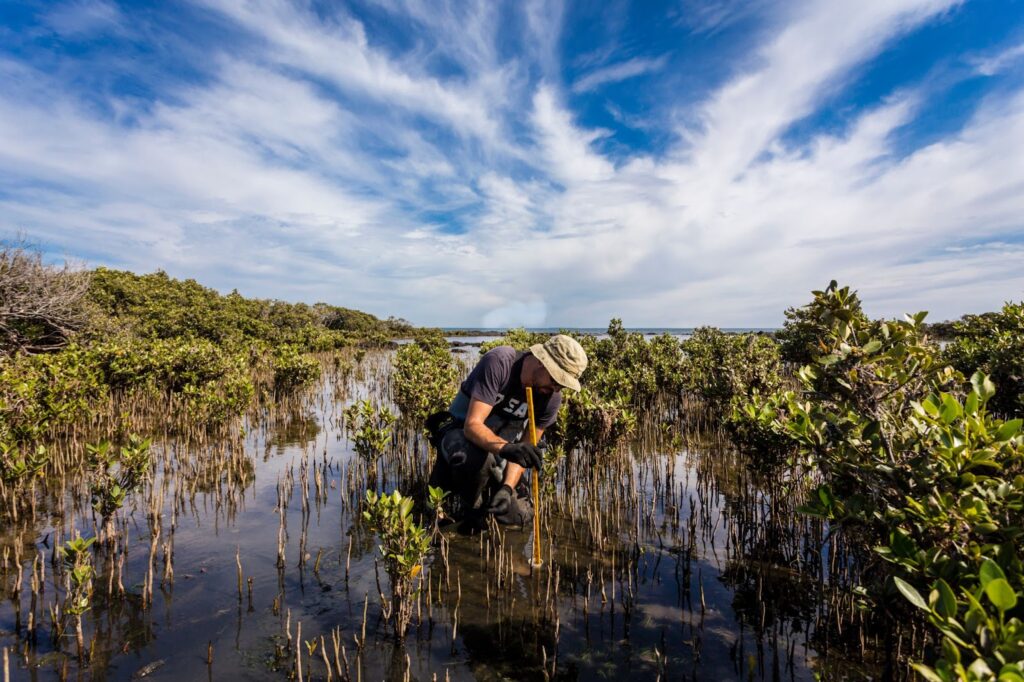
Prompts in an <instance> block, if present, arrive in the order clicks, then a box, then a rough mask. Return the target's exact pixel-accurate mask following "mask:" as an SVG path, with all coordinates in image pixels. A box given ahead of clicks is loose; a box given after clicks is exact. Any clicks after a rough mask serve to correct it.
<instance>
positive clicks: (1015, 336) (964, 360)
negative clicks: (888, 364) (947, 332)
mask: <svg viewBox="0 0 1024 682" xmlns="http://www.w3.org/2000/svg"><path fill="white" fill-rule="evenodd" d="M954 330H955V331H954V333H955V336H956V339H955V340H954V341H953V342H952V343H950V344H949V345H948V346H947V347H946V350H945V357H946V360H947V361H948V362H949V363H950V364H951V365H953V366H954V367H955V368H957V369H958V370H960V371H961V372H963V373H964V374H970V373H971V372H973V371H974V370H976V369H980V370H981V371H983V372H985V373H987V374H988V375H989V376H990V377H991V378H992V381H994V382H995V385H996V387H997V388H998V389H999V392H998V393H997V394H996V395H995V397H993V399H992V402H991V404H990V406H989V407H990V409H992V410H993V411H995V412H997V413H999V414H1001V415H1004V416H1011V415H1024V302H1022V303H1007V304H1006V305H1004V306H1003V308H1002V310H1000V311H999V312H997V313H985V314H983V315H965V316H964V317H963V319H962V320H960V321H959V322H957V323H955V324H954Z"/></svg>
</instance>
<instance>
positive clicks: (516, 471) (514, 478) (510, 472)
mask: <svg viewBox="0 0 1024 682" xmlns="http://www.w3.org/2000/svg"><path fill="white" fill-rule="evenodd" d="M543 435H544V429H537V442H538V443H539V442H540V437H541V436H543ZM523 440H524V441H525V442H527V443H529V442H530V433H529V430H527V431H526V432H524V433H523ZM524 471H526V469H525V467H522V466H519V465H518V464H516V463H515V462H506V463H505V480H504V481H502V484H504V485H507V486H508V487H509V488H512V489H513V490H515V489H516V485H517V484H518V483H519V479H520V478H522V477H523V472H524Z"/></svg>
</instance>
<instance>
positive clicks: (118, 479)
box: [86, 435, 150, 543]
mask: <svg viewBox="0 0 1024 682" xmlns="http://www.w3.org/2000/svg"><path fill="white" fill-rule="evenodd" d="M149 445H150V440H149V439H148V438H146V439H142V438H139V437H138V436H135V435H132V436H130V437H129V439H128V444H127V445H123V446H122V447H121V448H120V449H118V450H116V451H115V450H114V449H113V448H112V447H111V444H110V442H109V441H103V442H101V443H99V444H97V445H87V446H86V450H87V451H88V453H89V457H90V458H91V460H92V462H93V466H94V467H95V472H94V478H93V481H92V484H91V485H90V488H89V490H90V493H91V494H92V508H93V509H94V510H95V511H96V512H97V513H98V514H99V515H100V516H101V517H102V519H103V531H102V533H101V539H102V542H103V543H108V542H111V541H112V540H113V539H114V537H115V535H116V530H115V525H114V515H115V514H116V513H117V510H118V509H120V508H121V506H122V505H124V501H125V499H126V498H127V496H128V494H129V493H131V492H133V491H135V490H136V489H137V488H138V487H139V486H140V485H142V482H143V481H144V480H145V478H146V475H147V474H148V473H149V464H150V456H149Z"/></svg>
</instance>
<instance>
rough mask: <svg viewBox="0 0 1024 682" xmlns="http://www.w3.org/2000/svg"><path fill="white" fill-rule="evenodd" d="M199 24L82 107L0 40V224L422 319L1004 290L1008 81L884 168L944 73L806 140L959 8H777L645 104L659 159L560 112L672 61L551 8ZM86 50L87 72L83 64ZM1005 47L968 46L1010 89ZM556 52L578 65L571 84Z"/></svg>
mask: <svg viewBox="0 0 1024 682" xmlns="http://www.w3.org/2000/svg"><path fill="white" fill-rule="evenodd" d="M715 4H716V3H711V5H715ZM717 4H718V5H722V7H720V9H721V12H722V13H720V14H721V18H720V19H717V20H714V21H712V19H713V16H712V15H714V16H718V15H716V14H715V12H713V11H712V10H714V9H715V8H714V7H711V6H710V5H709V6H708V8H707V10H708V12H709V13H710V14H708V17H711V18H709V19H707V21H705V22H704V24H705V25H703V26H702V27H690V28H683V29H680V30H681V31H682V33H680V40H683V39H684V38H686V37H687V36H690V37H691V38H692V39H694V40H702V41H708V40H713V39H714V38H713V36H714V35H724V34H726V33H728V32H729V27H730V26H734V25H736V24H737V22H738V21H739V20H738V19H730V18H729V17H730V16H732V14H730V12H734V11H737V10H736V7H732V9H731V10H730V9H729V7H726V6H725V5H723V4H722V3H717ZM66 7H69V8H71V9H74V8H75V7H77V5H68V6H66ZM111 7H114V6H113V5H111ZM58 9H60V7H58ZM115 9H116V8H115ZM118 11H121V12H122V14H123V13H124V12H125V11H126V10H118ZM189 11H193V12H195V16H194V17H192V19H191V22H192V24H193V25H203V26H207V28H206V30H205V32H203V33H202V38H198V37H197V38H196V40H200V39H202V40H207V41H211V42H210V43H209V44H208V45H204V47H205V48H206V52H207V53H208V55H209V56H208V57H207V58H206V59H204V60H202V61H196V60H192V61H190V62H189V63H188V67H189V71H188V73H189V77H188V78H182V77H178V71H172V72H170V75H171V76H174V77H162V76H161V74H163V73H165V72H163V71H161V70H160V69H154V68H147V69H146V70H144V71H140V72H138V73H129V74H120V75H118V76H116V77H115V76H113V75H111V79H112V83H114V84H116V83H118V82H119V81H117V80H115V79H116V78H120V79H124V78H126V77H130V78H135V79H137V80H138V82H139V83H140V85H144V86H145V88H144V89H145V91H147V92H149V93H151V94H149V95H147V96H144V97H140V96H139V95H138V94H137V90H138V89H139V88H134V89H133V88H128V89H127V90H126V91H123V90H122V89H119V87H114V86H113V85H112V86H111V87H110V88H109V94H108V95H105V96H106V98H107V99H106V101H102V102H101V103H100V104H101V105H102V106H97V95H96V93H95V92H92V91H90V92H84V91H82V90H81V89H79V88H76V86H75V73H74V67H75V65H76V64H77V63H78V62H75V61H74V59H72V60H71V61H70V62H69V63H68V69H64V70H62V71H60V72H59V73H51V72H48V71H47V70H46V69H44V68H42V67H41V66H38V65H37V64H36V63H35V62H34V60H32V59H29V58H25V57H24V55H25V54H26V53H31V49H30V48H32V46H31V45H29V46H22V49H21V50H20V51H19V52H18V53H17V54H14V53H11V54H7V55H6V56H4V55H3V53H0V78H2V79H3V82H4V83H5V90H4V94H3V95H2V96H0V138H2V139H4V140H5V141H6V143H5V145H3V146H2V147H0V229H6V230H9V231H14V230H16V229H19V228H21V229H26V230H28V231H29V232H30V234H32V235H33V236H36V237H37V238H39V239H41V240H43V241H44V242H46V243H47V244H48V245H51V246H52V247H53V248H55V249H56V250H59V251H60V252H64V253H70V254H77V255H81V256H84V257H87V258H89V259H90V260H91V261H92V262H94V263H110V264H114V265H117V266H120V267H130V268H132V269H136V270H140V271H147V270H152V269H155V268H157V267H162V268H164V269H166V270H168V271H169V272H171V273H172V274H176V275H180V276H191V277H196V278H198V279H199V280H200V281H204V282H208V283H210V284H213V285H215V286H219V287H222V288H225V289H230V288H234V287H238V288H239V289H241V290H242V291H244V292H245V293H247V294H252V295H262V296H272V297H278V298H285V299H302V300H317V299H320V300H330V301H334V302H338V303H341V304H344V305H351V306H354V307H361V308H364V309H368V310H371V311H372V312H376V313H378V314H381V315H388V314H396V315H401V316H404V317H407V318H409V319H412V320H414V321H416V322H418V323H423V324H463V325H478V324H482V323H488V322H489V323H493V324H516V323H527V324H537V325H539V324H553V325H600V324H603V323H604V322H606V321H607V320H608V319H609V318H610V317H612V316H621V317H624V318H625V320H626V322H627V324H634V325H659V324H676V325H688V324H698V323H714V324H720V325H726V326H742V325H757V326H760V325H772V324H777V323H778V322H779V321H780V320H781V312H782V310H783V309H784V308H785V307H786V306H788V305H793V304H799V303H801V302H802V301H803V300H805V299H806V297H807V291H808V290H809V289H811V288H816V287H820V286H822V285H823V283H825V282H827V280H828V279H831V278H833V277H838V278H841V279H844V280H845V281H847V282H849V283H851V284H853V285H854V286H857V287H859V288H860V289H861V291H862V293H863V298H864V299H865V300H866V302H867V304H868V306H869V307H872V306H874V307H873V308H872V312H875V313H877V314H897V313H899V312H901V311H903V310H910V309H917V308H929V307H931V308H933V309H934V310H935V313H936V314H937V315H938V316H939V317H944V316H956V315H959V314H961V313H962V312H965V311H968V310H978V309H984V308H991V307H993V306H995V305H998V304H999V303H1000V302H1001V301H1002V300H1003V299H1005V298H1010V297H1014V296H1020V295H1021V292H1022V290H1024V280H1022V277H1024V276H1022V275H1021V274H1020V273H1021V272H1024V267H1020V266H1021V265H1024V261H1022V254H1024V252H1022V251H1021V243H1022V242H1024V227H1022V224H1021V218H1020V216H1022V215H1024V192H1022V191H1021V189H1022V188H1024V168H1021V167H1019V164H1018V163H1016V161H1015V158H1014V156H1013V155H1012V154H1007V153H1006V150H1008V149H1016V148H1021V147H1022V145H1024V92H1022V91H1021V89H1020V87H1019V84H1018V83H1016V82H1015V81H1013V80H1012V79H1009V80H1007V81H1005V86H1004V87H1002V88H997V89H995V90H992V91H991V92H988V93H987V94H984V95H979V96H978V100H977V102H976V107H975V110H974V112H973V113H972V114H971V115H969V116H967V117H965V121H966V122H965V123H964V124H963V125H962V126H959V127H957V128H956V129H954V130H952V131H951V132H949V133H948V134H946V135H944V136H942V137H941V138H940V139H938V140H937V141H931V142H929V143H928V144H927V146H923V147H920V148H916V149H913V148H912V149H909V150H908V149H902V148H901V149H899V151H898V153H897V150H896V148H895V144H894V136H895V135H896V134H897V133H898V132H899V131H902V130H906V129H907V127H908V126H911V127H912V126H914V125H915V122H916V121H917V120H918V118H919V116H920V114H921V112H922V111H925V110H927V108H928V107H929V106H930V105H931V99H932V98H934V97H936V96H938V94H941V93H938V94H937V93H936V92H935V87H934V86H928V87H925V86H924V85H922V83H921V82H919V81H914V80H913V79H911V80H907V81H904V82H900V83H898V86H897V87H892V88H889V89H888V90H886V91H884V92H879V93H877V94H875V95H872V96H871V97H865V98H864V99H863V101H862V103H861V104H860V106H859V108H858V109H856V110H853V111H845V112H843V121H844V123H843V125H841V126H836V125H819V126H815V125H809V126H808V125H804V123H805V122H806V121H807V120H808V119H809V118H813V117H814V116H819V115H821V114H822V112H826V113H827V112H828V107H829V106H830V105H829V102H830V101H832V100H833V99H834V98H835V96H836V94H837V93H838V92H843V91H844V90H846V89H848V88H853V87H855V86H856V84H857V82H858V81H857V79H858V73H859V70H860V69H862V68H863V66H864V65H865V64H867V63H869V62H871V60H874V59H877V58H879V56H880V55H884V54H885V53H886V51H887V50H890V49H892V47H893V45H895V44H897V43H898V42H899V41H900V40H902V39H903V38H904V37H906V36H908V35H911V34H913V33H915V32H917V31H921V30H925V29H927V28H928V27H931V26H936V25H941V24H943V23H944V22H953V21H956V20H957V13H958V12H962V11H964V10H963V8H962V7H961V5H960V3H957V2H953V1H952V0H913V1H911V2H906V3H900V4H898V5H895V4H893V3H886V2H880V1H879V2H868V3H864V2H852V1H850V2H847V1H842V2H835V1H833V2H828V3H825V2H808V3H803V4H800V5H789V6H787V8H786V9H785V10H784V11H783V13H771V16H766V17H765V21H770V22H771V23H772V25H773V26H774V27H776V28H775V30H773V31H770V32H767V33H765V34H764V35H761V34H758V35H757V37H756V38H751V39H750V40H751V43H750V44H749V45H748V46H747V47H746V49H745V50H732V51H731V53H742V54H743V55H744V56H743V57H742V58H741V59H740V60H739V61H737V62H736V64H735V65H734V67H733V68H732V69H731V70H729V71H728V72H727V73H728V75H727V76H726V77H725V78H724V80H722V81H720V82H715V83H708V84H706V86H705V89H706V90H707V91H708V92H710V93H711V94H710V95H709V96H707V97H703V98H700V99H698V100H696V101H694V99H693V98H692V97H689V96H683V95H684V94H685V93H675V92H673V91H672V90H670V89H668V88H667V87H666V88H665V89H664V91H663V92H664V96H663V101H661V102H660V103H659V106H660V107H661V108H660V109H659V110H658V111H657V112H651V115H650V116H649V119H648V123H647V127H650V128H655V127H657V126H664V125H665V122H666V121H668V122H673V121H674V122H675V123H674V127H673V128H672V129H670V130H666V131H664V132H665V133H666V134H665V136H664V137H663V139H665V140H668V141H667V142H665V143H663V145H662V146H659V147H657V148H648V147H643V146H639V145H638V146H635V147H634V148H632V150H631V151H629V152H628V153H625V154H619V155H617V156H616V158H614V159H613V158H610V157H609V156H608V155H606V154H605V153H603V152H602V151H601V149H602V144H603V143H605V142H608V141H611V140H615V141H616V142H617V144H619V148H620V149H621V148H622V147H623V146H624V145H625V146H627V148H628V145H629V144H631V143H630V139H631V138H630V135H632V134H633V133H632V132H631V130H632V129H633V128H634V127H635V123H633V124H631V125H630V126H621V125H620V122H619V121H617V120H615V119H611V120H609V121H608V122H607V123H604V122H597V121H594V120H590V119H588V116H589V114H588V112H587V110H585V109H574V108H573V107H574V104H573V101H574V100H573V96H574V95H575V96H580V95H586V94H589V93H592V92H594V91H595V90H597V89H600V90H601V96H602V98H605V99H607V100H608V101H609V102H611V103H612V105H613V106H616V107H623V106H629V105H630V102H629V100H628V96H629V95H628V93H629V92H631V90H630V89H629V88H630V87H631V86H632V82H633V81H634V80H635V79H636V78H638V77H639V76H644V78H646V79H648V80H649V81H650V83H651V86H650V87H651V88H657V87H659V83H669V82H676V81H671V80H664V79H671V77H672V75H673V74H672V73H671V72H672V70H673V69H676V68H680V67H679V58H670V55H669V53H668V52H665V51H664V50H665V49H666V48H665V46H664V44H663V43H660V44H659V46H658V50H659V51H658V52H657V53H655V54H645V53H644V52H643V50H642V49H639V48H638V46H637V45H635V44H634V45H632V47H631V48H630V52H629V54H630V56H629V57H626V58H623V56H622V55H624V54H626V52H624V51H622V50H621V49H620V48H621V45H620V44H619V43H618V42H615V43H614V44H612V45H611V47H609V48H608V49H604V50H602V45H600V44H587V45H584V46H582V47H580V48H578V49H579V50H584V52H585V54H586V55H590V57H588V58H587V59H583V57H582V56H580V54H571V53H566V52H565V50H566V47H565V41H566V39H567V37H568V36H569V35H570V34H571V33H572V32H573V31H574V30H576V27H575V26H574V25H573V24H572V23H571V21H572V17H571V16H570V15H567V14H566V13H565V11H564V9H563V8H562V7H561V6H560V5H557V4H551V3H543V2H534V3H527V4H526V5H521V4H518V3H510V4H507V5H499V4H495V3H479V4H468V3H454V4H442V5H435V4H434V3H425V2H418V1H417V0H388V1H386V2H385V1H382V2H377V3H372V4H370V5H367V6H365V7H363V6H360V5H358V4H356V5H353V6H352V7H350V8H347V9H345V10H341V9H338V10H334V11H331V12H326V13H325V12H323V11H321V12H319V13H317V12H314V11H312V9H310V8H307V7H302V6H297V5H295V4H292V3H285V2H270V3H258V4H257V3H242V2H231V1H230V0H202V2H197V3H196V4H195V5H194V6H192V8H191V10H189ZM758 13H763V14H765V15H768V14H769V10H768V9H767V8H766V7H761V8H760V9H759V10H758ZM749 17H750V15H744V19H743V21H749V20H750V19H749ZM40 21H42V19H40ZM161 21H163V20H162V19H161V17H159V16H153V17H147V26H148V27H149V28H148V30H147V32H146V36H147V37H137V36H136V37H132V38H130V39H129V38H125V37H124V35H123V33H118V31H119V29H118V28H116V25H117V22H114V23H110V22H108V23H107V24H105V25H104V24H102V23H100V24H96V25H94V26H93V28H91V29H90V31H92V33H91V34H90V41H91V43H90V45H93V46H95V45H96V42H97V41H96V35H97V34H99V35H103V32H104V31H106V32H107V33H106V35H107V36H108V39H109V40H110V41H112V43H113V44H114V45H115V46H116V45H117V44H118V43H119V41H125V40H151V39H152V35H153V31H155V30H156V31H158V28H159V26H160V25H161ZM567 22H569V23H567ZM708 22H711V23H712V24H714V25H715V26H718V27H719V28H714V27H713V26H712V27H711V28H709V27H708V26H707V25H706V24H707V23H708ZM83 25H84V24H83ZM104 26H105V27H104ZM154 27H156V28H154ZM396 27H400V28H396ZM687 31H689V33H687ZM72 33H73V31H72ZM730 39H736V38H730ZM218 41H222V42H218ZM641 47H642V46H641ZM584 48H585V49H584ZM40 49H41V48H40ZM95 49H97V50H99V52H98V53H97V54H95V55H93V56H92V57H91V59H92V61H82V62H81V66H80V68H81V69H83V70H85V69H96V68H100V69H102V65H103V64H104V63H106V62H105V59H106V53H104V52H103V50H102V48H101V47H100V48H95ZM1003 50H1004V51H1003V52H1000V51H999V50H997V49H994V48H993V46H984V49H980V50H978V52H977V54H982V55H990V56H989V57H988V58H989V59H990V60H991V59H996V60H999V59H1001V60H1002V61H1000V62H999V64H998V69H995V70H994V71H993V73H994V74H995V73H999V74H1003V73H1007V72H1012V71H1013V70H1014V69H1015V68H1017V66H1016V64H1017V62H1016V61H1015V59H1013V58H1011V57H1004V56H1003V55H1012V54H1013V48H1012V47H1010V48H1005V46H1004V48H1003ZM593 55H600V57H599V58H597V57H594V56H593ZM991 55H999V56H997V57H991ZM961 56H962V57H964V58H966V59H973V57H972V56H971V55H961ZM69 59H70V58H69ZM76 59H83V60H84V59H85V57H79V58H76ZM581 60H582V61H581ZM616 60H618V61H616ZM43 61H45V60H43ZM563 63H573V64H575V65H576V67H577V68H578V67H579V64H583V63H585V64H587V65H588V68H589V69H590V70H589V71H588V72H586V73H585V74H584V75H583V76H582V77H578V78H577V79H576V80H575V81H571V85H569V86H568V90H566V89H565V88H563V87H562V86H561V85H560V83H563V82H565V79H564V77H563V74H564V70H563V69H564V67H563V66H562V65H563ZM597 64H603V65H601V66H597ZM978 64H979V70H980V69H983V68H987V67H983V64H984V62H978ZM147 66H148V67H152V66H153V65H151V64H150V65H147ZM177 66H178V68H179V70H180V65H177ZM990 70H991V69H990ZM100 73H102V71H101V72H100ZM965 77H967V76H965ZM992 80H995V78H992ZM677 95H678V96H677ZM582 99H586V98H585V97H583V98H582ZM111 111H115V112H118V113H117V115H111V114H110V112H111ZM640 116H643V112H634V113H631V114H630V117H633V118H636V117H640ZM622 118H625V115H624V114H623V116H622ZM798 124H802V125H804V128H806V131H805V132H804V133H803V134H802V135H801V136H799V137H798V138H795V139H794V138H792V137H787V131H789V130H791V129H792V128H793V127H794V126H796V125H798Z"/></svg>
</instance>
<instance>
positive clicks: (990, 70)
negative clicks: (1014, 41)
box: [974, 43, 1024, 76]
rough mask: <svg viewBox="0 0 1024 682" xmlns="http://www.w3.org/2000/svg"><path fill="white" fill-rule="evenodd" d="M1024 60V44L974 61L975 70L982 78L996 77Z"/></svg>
mask: <svg viewBox="0 0 1024 682" xmlns="http://www.w3.org/2000/svg"><path fill="white" fill-rule="evenodd" d="M1021 58H1024V43H1021V44H1019V45H1014V46H1012V47H1008V48H1007V49H1005V50H1003V51H1002V52H999V53H998V54H996V55H994V56H991V57H986V58H983V59H976V60H974V68H975V70H976V71H977V72H978V73H979V74H980V75H982V76H994V75H996V74H997V73H1000V72H1002V71H1005V70H1006V69H1007V67H1009V66H1010V65H1011V64H1014V63H1015V62H1017V61H1020V60H1021Z"/></svg>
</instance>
